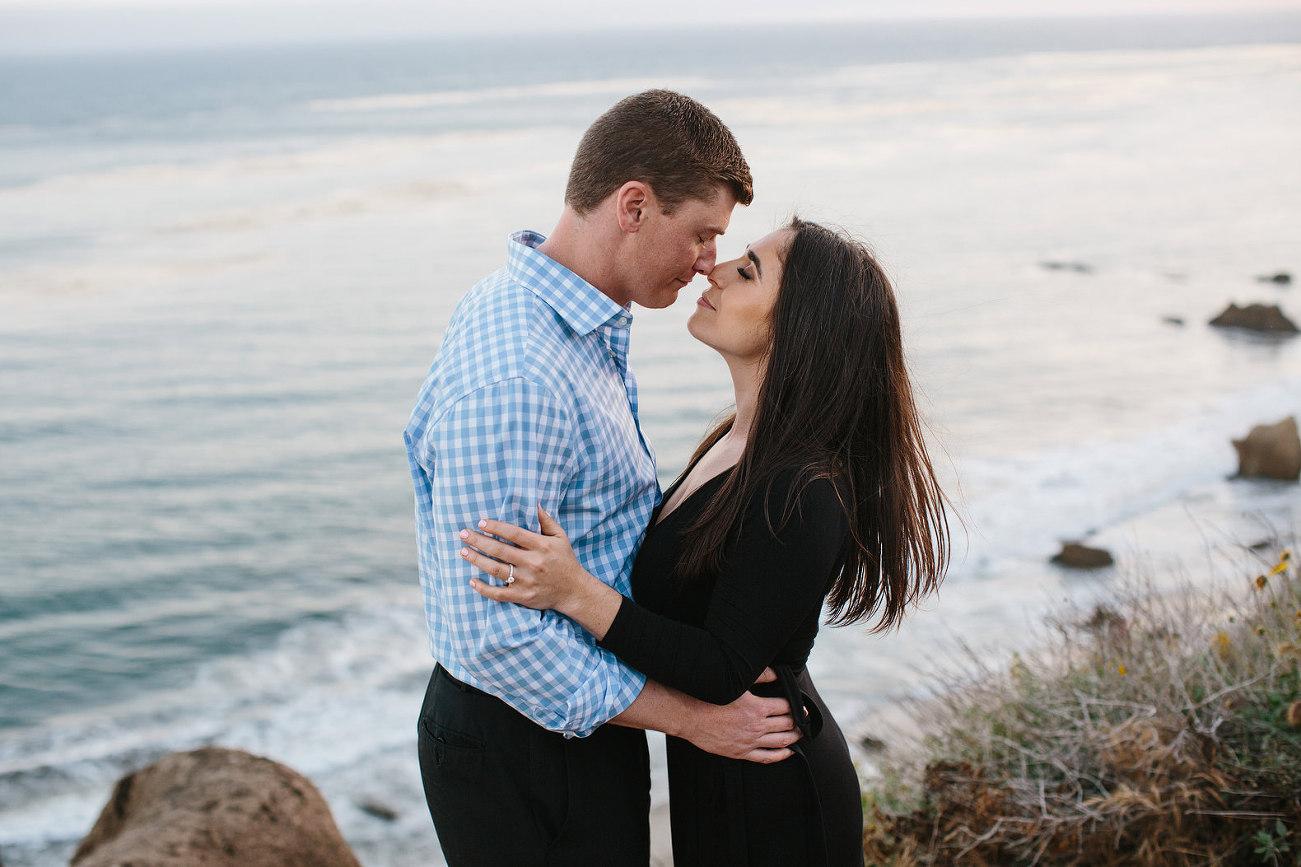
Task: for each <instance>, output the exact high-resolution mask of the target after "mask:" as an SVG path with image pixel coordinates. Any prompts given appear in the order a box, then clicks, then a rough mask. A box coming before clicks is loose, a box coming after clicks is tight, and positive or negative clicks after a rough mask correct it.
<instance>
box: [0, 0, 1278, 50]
mask: <svg viewBox="0 0 1301 867" xmlns="http://www.w3.org/2000/svg"><path fill="white" fill-rule="evenodd" d="M1249 11H1276V12H1279V11H1301V0H858V2H851V0H800V2H798V3H795V2H792V0H715V2H710V3H702V2H701V0H656V2H654V3H641V4H630V3H618V2H612V0H561V2H555V0H553V2H551V3H540V2H536V0H534V2H521V0H224V2H214V0H0V54H15V53H44V52H47V51H78V50H87V49H91V50H94V49H109V50H115V49H133V48H142V47H143V48H148V47H172V48H192V47H199V46H210V45H232V44H266V43H280V42H287V41H293V42H327V41H339V40H358V39H384V38H395V37H402V36H424V35H437V34H456V33H467V32H483V31H497V32H506V31H508V30H509V31H517V32H518V31H529V30H539V29H542V30H601V29H607V30H609V29H613V30H619V31H627V30H629V29H630V28H634V27H639V26H640V27H647V28H655V29H667V28H674V29H676V28H679V27H680V28H682V30H683V31H684V34H688V35H689V34H690V33H691V32H692V31H693V30H698V31H699V37H700V38H701V39H702V40H706V41H707V40H709V39H714V38H718V36H719V33H718V27H719V25H726V23H728V22H738V23H771V22H777V21H818V20H836V19H917V18H991V17H1030V16H1040V17H1042V16H1066V15H1133V14H1139V15H1144V14H1146V15H1164V14H1181V13H1184V14H1187V13H1216V12H1233V13H1241V12H1249Z"/></svg>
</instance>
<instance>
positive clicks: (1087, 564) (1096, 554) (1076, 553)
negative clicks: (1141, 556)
mask: <svg viewBox="0 0 1301 867" xmlns="http://www.w3.org/2000/svg"><path fill="white" fill-rule="evenodd" d="M1052 562H1054V563H1056V564H1057V565H1058V566H1062V567H1064V568H1066V569H1102V568H1104V567H1106V566H1111V565H1113V564H1114V563H1115V562H1116V561H1115V560H1113V559H1111V552H1110V551H1107V550H1106V549H1105V548H1090V547H1088V546H1087V545H1081V544H1079V543H1078V542H1065V543H1063V544H1062V550H1061V551H1059V552H1057V553H1056V554H1055V555H1053V558H1052Z"/></svg>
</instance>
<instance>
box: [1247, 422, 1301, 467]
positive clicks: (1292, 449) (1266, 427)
mask: <svg viewBox="0 0 1301 867" xmlns="http://www.w3.org/2000/svg"><path fill="white" fill-rule="evenodd" d="M1233 447H1234V449H1236V450H1237V452H1238V475H1239V476H1243V477H1247V478H1259V479H1280V480H1282V481H1285V482H1295V481H1297V479H1298V478H1301V438H1298V436H1297V426H1296V418H1295V417H1293V416H1288V417H1287V418H1285V419H1283V420H1282V421H1280V422H1278V423H1277V424H1262V425H1256V426H1255V427H1253V428H1252V429H1251V430H1250V431H1249V432H1248V433H1247V436H1246V438H1245V439H1240V440H1233Z"/></svg>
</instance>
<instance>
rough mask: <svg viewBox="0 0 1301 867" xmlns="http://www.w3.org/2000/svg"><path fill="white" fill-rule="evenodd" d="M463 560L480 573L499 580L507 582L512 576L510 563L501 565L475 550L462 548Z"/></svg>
mask: <svg viewBox="0 0 1301 867" xmlns="http://www.w3.org/2000/svg"><path fill="white" fill-rule="evenodd" d="M461 558H462V559H463V560H466V561H467V562H469V563H470V564H471V565H472V566H474V567H475V568H476V569H478V570H479V571H480V572H485V573H487V574H489V575H491V576H492V577H494V578H496V579H498V580H501V581H505V580H506V579H507V578H508V577H510V575H511V564H510V563H501V562H499V561H497V560H494V559H492V558H491V557H485V556H484V555H483V554H480V553H479V552H478V551H476V550H474V549H473V548H462V549H461ZM471 580H474V579H471Z"/></svg>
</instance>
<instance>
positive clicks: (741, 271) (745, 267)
mask: <svg viewBox="0 0 1301 867" xmlns="http://www.w3.org/2000/svg"><path fill="white" fill-rule="evenodd" d="M749 270H750V266H749V265H739V266H737V269H736V273H738V274H740V275H741V279H742V280H753V279H754V278H753V277H751V276H750V275H749V273H747V272H748V271H749Z"/></svg>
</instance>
